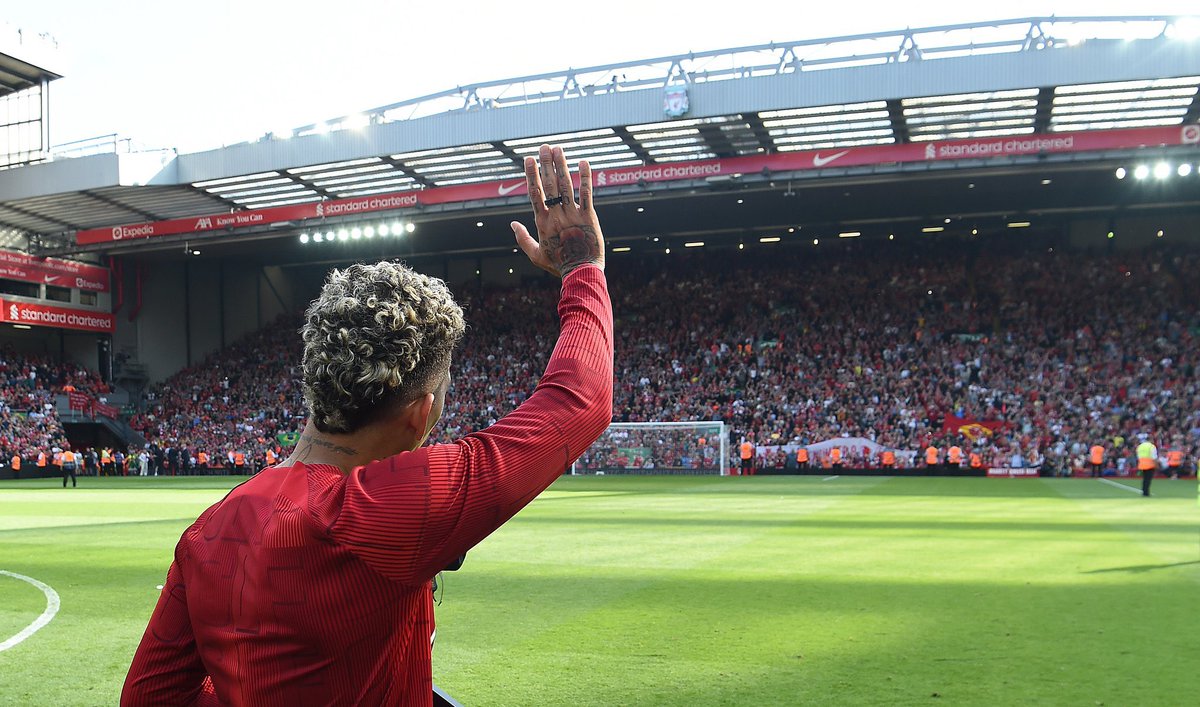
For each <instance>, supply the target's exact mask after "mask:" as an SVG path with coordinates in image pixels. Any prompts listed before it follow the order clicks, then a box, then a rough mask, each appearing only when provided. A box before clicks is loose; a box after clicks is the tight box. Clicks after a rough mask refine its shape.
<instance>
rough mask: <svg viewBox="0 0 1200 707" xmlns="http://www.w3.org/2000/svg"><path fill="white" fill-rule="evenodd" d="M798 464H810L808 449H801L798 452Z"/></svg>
mask: <svg viewBox="0 0 1200 707" xmlns="http://www.w3.org/2000/svg"><path fill="white" fill-rule="evenodd" d="M796 463H797V464H807V463H808V447H801V448H799V449H797V450H796Z"/></svg>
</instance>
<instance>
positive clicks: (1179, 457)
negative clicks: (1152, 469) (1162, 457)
mask: <svg viewBox="0 0 1200 707" xmlns="http://www.w3.org/2000/svg"><path fill="white" fill-rule="evenodd" d="M1167 466H1169V467H1174V468H1178V467H1181V466H1183V452H1181V451H1179V450H1178V449H1172V450H1171V451H1169V452H1167Z"/></svg>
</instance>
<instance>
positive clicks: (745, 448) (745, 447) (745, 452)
mask: <svg viewBox="0 0 1200 707" xmlns="http://www.w3.org/2000/svg"><path fill="white" fill-rule="evenodd" d="M753 456H754V445H753V444H750V443H749V442H742V459H750V458H751V457H753Z"/></svg>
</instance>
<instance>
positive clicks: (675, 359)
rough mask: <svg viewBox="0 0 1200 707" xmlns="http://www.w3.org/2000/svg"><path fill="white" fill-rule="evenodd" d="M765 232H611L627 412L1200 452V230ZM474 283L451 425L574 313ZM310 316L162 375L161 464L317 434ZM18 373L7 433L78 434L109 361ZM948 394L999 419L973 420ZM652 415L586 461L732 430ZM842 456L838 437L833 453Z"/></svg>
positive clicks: (156, 442) (153, 401) (769, 426)
mask: <svg viewBox="0 0 1200 707" xmlns="http://www.w3.org/2000/svg"><path fill="white" fill-rule="evenodd" d="M880 248H887V249H888V250H887V251H885V252H883V253H880V252H878V249H880ZM755 250H757V251H759V252H758V253H757V254H752V253H751V251H749V250H746V251H737V252H736V253H734V254H732V255H731V254H730V252H729V251H725V252H716V253H708V254H703V253H686V254H676V255H674V256H667V255H659V256H655V257H644V258H642V259H637V258H635V257H634V256H623V257H622V256H617V255H613V256H610V257H612V258H613V260H614V263H613V267H611V268H610V274H609V279H610V289H611V291H612V294H613V300H614V311H615V315H616V336H617V342H616V344H617V346H616V369H615V370H616V390H615V395H614V411H613V419H614V421H618V422H635V421H700V420H724V421H725V422H726V424H727V428H728V430H729V436H730V439H729V442H730V444H729V445H728V449H729V450H730V451H729V454H730V457H731V458H730V464H731V467H735V468H736V467H737V466H738V465H739V462H740V459H739V458H738V456H739V455H740V448H741V444H742V443H743V442H749V443H750V444H751V445H753V448H754V459H755V460H756V463H757V465H759V466H766V467H782V466H786V465H790V464H792V463H793V460H794V458H795V456H794V455H795V454H796V452H797V450H798V448H799V447H801V446H808V445H814V444H817V443H820V442H824V441H827V440H831V439H838V438H865V439H867V440H870V441H872V442H873V443H874V444H876V445H879V446H882V447H884V448H886V449H891V450H903V451H907V452H909V454H907V455H903V456H901V460H902V462H901V463H902V464H903V463H904V460H912V459H914V457H915V462H914V463H917V464H924V463H925V459H926V451H927V450H928V448H929V447H934V448H935V449H936V450H937V453H938V454H939V455H940V456H939V457H938V461H939V463H941V462H943V461H945V455H946V452H947V450H948V449H949V448H950V447H952V446H957V447H960V448H961V449H962V450H963V454H962V459H963V461H962V462H961V463H963V464H966V463H967V459H969V457H970V455H971V454H977V455H979V457H980V458H981V460H982V462H983V463H984V464H986V465H987V466H1010V465H1011V466H1038V465H1040V466H1042V467H1043V469H1044V470H1046V471H1049V472H1053V473H1065V472H1070V471H1079V470H1083V469H1086V468H1088V466H1089V463H1090V454H1091V451H1090V450H1091V448H1092V447H1093V446H1095V445H1097V444H1099V445H1102V446H1103V447H1104V455H1105V459H1104V466H1105V467H1108V468H1111V469H1114V470H1117V469H1128V470H1130V471H1132V469H1133V467H1134V462H1133V459H1132V450H1133V447H1134V446H1135V445H1136V444H1137V441H1138V440H1139V439H1141V438H1143V437H1147V436H1148V437H1149V438H1150V439H1152V440H1153V441H1154V442H1155V443H1156V444H1158V446H1159V448H1160V449H1161V450H1163V452H1164V455H1165V452H1166V451H1167V450H1177V451H1179V452H1181V456H1182V458H1183V459H1184V462H1183V464H1182V466H1183V471H1187V472H1189V473H1190V472H1191V471H1192V470H1194V469H1195V465H1196V460H1197V458H1198V457H1200V384H1198V383H1197V381H1196V375H1195V374H1196V366H1197V357H1198V355H1200V354H1198V353H1197V350H1196V340H1197V337H1198V336H1200V304H1198V303H1200V292H1197V284H1196V282H1195V280H1196V278H1195V274H1196V273H1198V272H1200V253H1197V252H1195V251H1178V252H1173V251H1168V250H1162V249H1159V250H1154V251H1148V252H1141V253H1113V254H1096V253H1082V252H1063V251H1062V250H1060V249H1054V248H1045V247H1042V248H1029V247H1022V246H1019V245H1014V246H1007V247H1006V246H1004V245H1000V244H997V243H996V242H995V241H994V240H993V241H989V242H988V243H986V245H981V244H979V243H961V244H957V245H955V244H950V243H946V242H938V243H936V244H927V245H905V246H901V245H900V244H899V243H886V244H883V245H880V244H878V243H875V244H869V245H858V244H841V243H839V244H837V245H836V247H823V248H820V249H817V248H813V249H808V248H803V249H799V248H778V249H776V250H775V251H774V252H770V253H764V252H763V249H762V248H761V247H759V248H755ZM617 258H621V259H620V260H618V259H617ZM452 284H453V283H452ZM456 289H457V292H458V298H459V300H460V302H462V303H463V305H464V309H465V310H466V313H467V317H468V322H469V324H470V326H469V329H468V333H467V337H466V339H465V340H464V342H463V346H462V348H461V350H460V351H459V352H458V354H457V356H456V359H455V361H454V366H453V387H452V390H451V393H450V394H449V395H448V396H447V400H446V408H445V412H444V415H443V418H442V422H441V423H440V424H439V425H438V426H437V427H436V428H435V431H434V433H433V435H432V438H431V439H432V441H448V440H451V439H455V438H458V437H460V436H462V435H464V434H466V433H469V432H471V431H473V430H478V429H482V428H484V427H487V426H488V425H490V424H492V423H494V422H495V421H496V420H498V419H499V418H500V417H501V416H503V415H504V414H505V413H506V412H507V411H509V410H511V409H513V408H514V407H516V406H517V405H519V404H520V403H521V402H522V401H523V400H524V399H525V398H526V397H527V396H528V395H529V394H530V393H531V392H532V390H533V388H534V386H535V385H536V383H537V376H538V374H539V373H540V372H541V371H542V370H543V368H544V366H545V364H546V361H547V359H548V357H549V354H550V350H549V349H550V346H551V345H552V344H553V342H554V340H555V335H556V327H557V317H556V315H555V308H554V303H555V301H556V297H557V289H556V288H555V287H554V285H553V283H552V282H551V281H550V280H549V279H548V278H547V279H546V280H545V281H544V282H537V283H526V284H524V285H522V286H520V287H496V286H488V287H478V286H476V285H468V286H460V287H458V288H456ZM298 325H299V320H298V318H293V319H287V318H285V319H281V320H279V321H277V322H275V323H273V324H272V325H271V326H270V327H267V328H266V329H264V330H263V331H260V332H258V333H256V334H255V335H253V336H251V337H249V338H247V339H245V340H243V341H240V342H238V343H237V344H235V345H233V346H230V347H228V348H226V349H225V350H224V351H221V352H218V353H216V354H214V355H213V356H211V357H209V358H208V359H207V360H206V361H204V362H203V363H201V364H200V365H197V366H193V367H191V368H188V369H185V370H182V371H180V372H179V373H177V374H175V375H174V376H172V377H171V378H170V379H168V380H167V381H166V382H164V383H163V384H161V385H160V386H158V387H157V388H155V389H154V390H152V391H151V392H150V393H149V394H148V396H147V399H146V401H145V402H146V412H145V413H143V414H141V415H138V416H137V417H135V418H134V420H132V421H131V424H132V425H133V427H134V428H135V429H137V430H138V431H140V432H141V433H142V434H143V435H144V436H145V437H146V438H147V440H149V441H150V443H151V445H152V448H151V450H150V456H151V457H152V462H151V463H152V465H154V467H155V468H156V469H157V468H159V467H161V468H162V469H163V470H164V471H168V472H169V473H187V472H188V471H189V470H194V469H196V468H197V466H198V455H199V453H200V452H203V453H204V455H205V456H206V457H208V458H209V463H208V465H209V466H217V465H219V464H222V463H224V461H226V460H229V459H232V458H233V457H235V456H237V455H244V456H245V458H246V464H247V465H249V466H251V467H254V466H260V465H261V464H262V463H265V461H269V460H270V458H273V457H268V456H267V454H268V452H270V454H271V455H278V454H280V453H282V451H283V449H284V448H286V447H287V446H289V444H290V443H294V439H295V434H296V433H297V432H298V431H299V430H300V429H301V428H302V426H303V416H304V412H303V410H304V406H303V400H302V395H301V390H300V385H299V380H298V377H297V370H298V369H297V364H298V362H299V356H300V348H299V337H298V336H297V335H296V333H295V332H296V329H297V327H298ZM30 366H36V367H37V376H36V377H35V378H34V380H36V381H37V382H36V383H30V382H28V380H29V374H30V372H31V369H30ZM0 376H3V383H4V384H3V386H2V387H3V390H4V393H3V396H4V397H3V398H2V400H3V402H4V405H5V408H4V410H5V413H4V417H3V420H2V421H0V424H2V425H4V426H5V427H4V428H3V429H5V430H6V432H5V436H4V442H5V444H6V445H8V446H6V447H5V449H8V450H11V449H12V448H14V445H15V447H20V448H21V449H23V450H25V449H34V448H36V447H39V446H41V445H44V444H47V443H53V442H55V441H58V440H59V439H60V438H61V427H60V426H55V424H54V421H53V420H54V417H53V411H52V410H48V409H47V408H46V397H45V395H44V394H43V393H39V392H38V391H48V390H50V389H52V388H53V386H54V385H62V384H63V383H64V381H68V380H74V381H76V384H77V385H79V384H84V385H89V386H93V387H97V386H99V385H100V384H99V381H97V380H94V379H91V378H89V377H88V376H87V375H85V374H81V373H79V372H74V373H70V372H66V371H62V370H56V369H54V368H52V367H43V363H42V362H37V363H31V362H29V361H20V360H18V361H16V362H15V363H6V364H5V365H4V366H3V368H2V369H0ZM45 379H49V380H50V381H53V382H52V383H47V382H46V381H45ZM39 386H42V387H39ZM44 386H50V387H49V388H46V387H44ZM9 408H11V409H12V410H17V409H22V410H28V411H42V418H41V419H40V420H33V421H31V418H33V415H30V416H28V418H26V419H25V420H23V421H22V422H20V423H19V424H20V426H21V428H20V431H18V432H16V433H10V432H8V426H9V425H12V424H14V423H13V422H12V415H11V413H10V412H9ZM947 416H954V417H955V418H962V419H965V420H968V421H975V422H979V423H986V426H987V427H990V428H993V429H989V430H988V431H987V432H983V430H982V428H981V427H980V426H978V425H977V426H975V427H973V428H971V429H968V430H967V431H966V433H964V432H960V431H959V430H958V429H956V428H955V427H954V426H947V425H946V423H945V420H946V419H947ZM968 433H969V436H968ZM646 434H649V433H639V435H640V437H639V441H638V444H632V443H628V440H624V439H622V440H611V441H609V442H606V444H607V445H608V446H607V447H605V448H603V449H600V448H596V449H593V451H592V452H591V453H590V454H589V455H588V456H586V457H585V459H584V460H583V463H584V464H585V465H586V464H591V465H592V466H597V465H601V466H602V465H617V466H620V465H625V466H630V467H633V466H638V467H639V468H646V466H647V465H648V464H655V465H657V466H658V467H659V468H662V467H664V466H665V467H671V466H676V467H679V468H687V467H689V466H690V467H692V468H695V467H696V466H698V465H700V464H702V463H703V462H704V461H706V460H707V461H708V462H711V459H712V455H713V454H714V451H713V450H714V449H716V448H719V445H714V444H713V443H712V440H706V443H705V445H700V444H699V443H698V439H699V437H700V436H701V435H693V436H692V437H690V438H681V439H682V441H680V440H675V441H671V440H667V439H666V438H665V437H663V438H662V439H650V438H645V435H646ZM650 436H651V437H653V436H654V435H653V434H651V435H650ZM10 439H11V440H12V441H11V442H10V441H9V440H10ZM648 447H661V448H663V449H666V452H664V453H663V454H655V455H653V456H654V457H655V459H642V460H641V461H640V462H639V461H638V460H637V458H636V455H635V456H634V457H629V455H628V454H627V452H628V450H629V449H631V448H633V449H637V448H648ZM703 447H707V448H703ZM172 450H174V451H173V452H172ZM621 450H625V452H622V451H621ZM913 452H915V454H913ZM622 454H624V456H622ZM842 454H843V459H842V460H841V463H843V464H846V465H852V466H864V465H871V466H874V465H878V464H879V463H880V458H879V457H878V454H877V453H869V452H866V451H865V447H861V446H850V445H848V446H847V447H846V448H845V449H843V450H842ZM172 455H174V458H176V460H177V461H175V462H171V461H170V460H171V458H172ZM160 457H161V460H160V461H153V460H155V459H159V458H160ZM667 457H670V458H669V459H668V458H667ZM600 459H605V460H607V461H605V462H604V463H603V464H600V462H598V461H597V460H600ZM828 462H829V459H828V453H827V452H821V453H817V454H814V458H813V459H812V460H811V463H813V464H827V463H828ZM705 465H706V464H705Z"/></svg>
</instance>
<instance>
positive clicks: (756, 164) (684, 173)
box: [75, 125, 1200, 245]
mask: <svg viewBox="0 0 1200 707" xmlns="http://www.w3.org/2000/svg"><path fill="white" fill-rule="evenodd" d="M1174 145H1200V126H1196V125H1183V126H1178V125H1174V126H1166V127H1157V128H1130V129H1126V130H1093V131H1087V132H1074V133H1066V132H1064V133H1052V134H1042V135H1018V136H1007V137H993V138H973V139H967V140H945V141H935V142H921V143H901V144H893V145H868V146H864V147H848V148H842V149H837V148H834V149H826V150H806V151H799V152H783V153H775V154H763V155H750V156H746V157H731V158H727V159H712V160H697V161H693V162H672V163H669V164H651V165H644V166H639V167H619V168H613V169H596V170H594V171H593V172H592V184H593V186H594V187H595V188H596V189H597V190H603V189H606V188H609V187H618V186H631V185H637V184H646V183H652V182H672V181H681V180H690V179H720V180H723V181H728V180H732V179H735V178H737V177H740V176H741V175H743V174H755V173H759V172H764V171H766V172H796V171H805V170H812V169H830V168H840V167H859V166H863V165H873V164H889V163H899V162H945V161H954V160H965V159H988V158H993V157H1014V156H1021V155H1040V154H1045V153H1058V152H1093V151H1100V150H1121V149H1134V148H1139V147H1161V146H1174ZM572 179H573V180H574V182H575V184H576V186H578V184H579V175H577V174H576V175H572ZM526 193H527V192H526V189H525V179H524V178H523V177H522V178H518V179H512V180H505V181H494V182H479V183H475V184H460V185H455V186H448V187H433V188H430V189H421V190H416V189H414V190H410V191H403V192H393V193H390V194H375V195H372V196H361V197H354V198H347V199H329V200H326V201H317V202H312V203H308V204H294V205H291V206H275V207H271V208H265V209H248V210H245V211H236V212H234V213H220V214H209V215H205V216H193V217H190V218H182V219H173V220H169V221H151V222H146V223H135V224H126V225H121V226H112V227H110V228H94V229H89V230H84V231H79V232H77V233H76V234H75V240H76V242H77V243H79V244H80V245H88V244H93V243H112V242H117V241H125V240H132V239H138V238H154V237H158V236H168V235H177V234H182V233H206V232H212V231H224V230H235V229H240V228H251V227H255V226H265V225H268V224H272V223H281V222H283V221H307V220H312V219H324V218H328V217H335V216H354V215H358V214H367V213H373V212H379V211H395V210H399V209H410V208H414V207H416V206H428V205H433V204H449V203H461V202H465V201H483V200H489V199H498V198H505V197H510V196H523V195H525V194H526Z"/></svg>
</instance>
